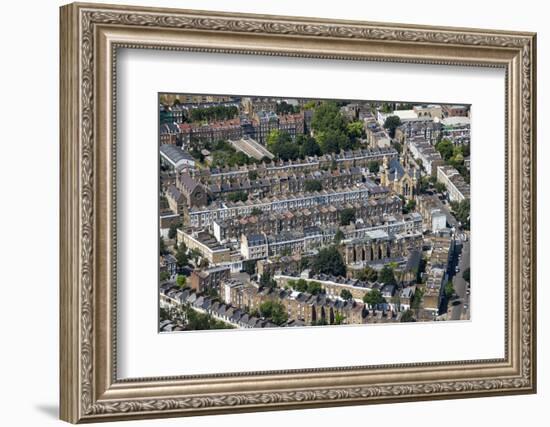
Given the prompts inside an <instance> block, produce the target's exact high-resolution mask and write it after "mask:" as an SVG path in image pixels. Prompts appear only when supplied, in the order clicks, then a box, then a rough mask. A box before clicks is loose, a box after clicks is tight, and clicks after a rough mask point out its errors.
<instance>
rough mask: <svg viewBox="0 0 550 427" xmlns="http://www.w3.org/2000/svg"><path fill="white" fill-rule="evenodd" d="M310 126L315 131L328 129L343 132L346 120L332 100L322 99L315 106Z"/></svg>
mask: <svg viewBox="0 0 550 427" xmlns="http://www.w3.org/2000/svg"><path fill="white" fill-rule="evenodd" d="M311 127H312V129H313V130H314V131H315V132H316V133H317V132H326V131H328V130H337V131H340V132H345V131H346V120H345V119H344V116H343V115H342V113H341V112H340V108H338V105H337V104H336V103H335V102H334V101H324V102H322V103H321V105H319V106H318V107H317V108H315V111H314V112H313V117H312V119H311Z"/></svg>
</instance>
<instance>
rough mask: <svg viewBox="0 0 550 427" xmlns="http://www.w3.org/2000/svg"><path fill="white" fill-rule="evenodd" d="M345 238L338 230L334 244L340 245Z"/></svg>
mask: <svg viewBox="0 0 550 427" xmlns="http://www.w3.org/2000/svg"><path fill="white" fill-rule="evenodd" d="M344 237H345V235H344V232H343V231H342V230H340V229H338V230H337V231H336V234H335V235H334V243H335V244H337V245H338V244H339V243H340V242H341V241H342V240H344Z"/></svg>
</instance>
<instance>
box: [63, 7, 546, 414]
mask: <svg viewBox="0 0 550 427" xmlns="http://www.w3.org/2000/svg"><path fill="white" fill-rule="evenodd" d="M60 13H61V16H60V17H61V38H60V52H61V63H60V67H61V81H60V92H61V93H60V105H61V107H60V108H61V112H60V135H61V177H60V180H61V202H60V203H61V204H60V215H61V218H60V230H61V231H60V233H61V235H60V246H61V249H60V251H61V253H60V277H61V280H60V307H61V308H60V328H61V329H60V373H61V374H60V383H61V396H60V399H61V411H60V414H61V418H62V419H63V420H65V421H68V422H72V423H79V422H93V421H112V420H124V419H138V418H155V417H170V416H190V415H203V414H221V413H229V412H231V413H235V412H249V411H260V410H261V411H264V410H282V409H297V408H311V407H324V406H335V405H359V404H370V403H385V402H403V401H411V400H429V399H445V398H462V397H479V396H489V395H496V394H522V393H534V392H535V391H536V237H535V236H536V182H535V177H536V169H535V168H536V125H535V123H536V116H535V105H536V99H535V96H536V35H535V34H533V33H519V32H507V31H493V30H479V29H463V28H445V27H441V28H440V27H424V26H412V25H401V24H382V23H369V22H354V21H332V20H323V19H314V18H296V17H283V16H263V15H246V14H232V13H218V12H201V11H189V10H174V9H160V8H143V7H126V6H112V5H98V4H79V3H75V4H70V5H67V6H63V7H62V8H61V11H60ZM118 48H132V49H161V50H181V51H195V52H205V53H208V52H214V53H239V54H246V55H267V56H291V57H309V58H318V59H344V60H355V61H361V60H376V61H387V62H403V63H415V64H444V65H449V66H452V65H471V66H483V67H501V68H503V69H504V70H505V72H506V94H505V96H506V110H507V114H506V116H507V117H506V130H505V134H506V153H507V155H506V165H505V169H506V176H505V177H503V179H504V180H505V185H506V189H507V190H506V212H505V230H503V232H504V233H505V235H506V238H505V242H506V248H505V253H506V263H505V265H506V271H505V278H506V283H505V288H506V308H505V310H506V314H505V318H506V330H505V336H506V338H505V341H506V343H505V357H504V358H503V359H495V360H472V361H466V362H462V361H461V362H434V363H417V364H403V365H382V366H368V367H336V368H323V369H313V368H312V369H307V370H292V371H275V372H252V373H245V374H219V375H218V374H216V375H204V376H196V377H195V376H190V377H174V378H172V377H170V378H143V379H132V380H118V379H117V374H116V373H117V362H116V341H117V339H116V333H115V324H116V286H115V284H116V256H115V253H116V230H115V221H116V204H115V200H116V185H115V184H116V183H115V181H116V180H115V177H116V150H114V147H115V145H114V144H115V137H116V132H115V130H116V109H115V107H114V106H115V102H116V96H115V91H114V88H115V86H116V77H117V76H116V73H115V72H114V70H115V64H116V58H117V49H118Z"/></svg>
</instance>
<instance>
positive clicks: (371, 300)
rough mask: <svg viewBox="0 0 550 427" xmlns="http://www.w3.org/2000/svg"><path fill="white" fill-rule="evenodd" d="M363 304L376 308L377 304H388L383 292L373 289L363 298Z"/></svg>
mask: <svg viewBox="0 0 550 427" xmlns="http://www.w3.org/2000/svg"><path fill="white" fill-rule="evenodd" d="M363 302H364V303H365V304H367V305H369V306H371V307H372V306H374V305H376V304H383V303H385V302H386V299H385V298H384V297H383V296H382V292H380V291H379V290H378V289H373V290H371V291H370V292H368V293H367V294H365V296H364V297H363Z"/></svg>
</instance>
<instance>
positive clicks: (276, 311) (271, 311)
mask: <svg viewBox="0 0 550 427" xmlns="http://www.w3.org/2000/svg"><path fill="white" fill-rule="evenodd" d="M260 315H261V316H262V317H265V318H271V321H272V322H273V323H275V324H276V325H279V326H280V325H282V324H283V323H285V322H286V321H287V320H288V314H287V312H286V310H285V306H284V305H283V304H281V303H279V302H274V301H265V302H263V303H262V304H261V305H260Z"/></svg>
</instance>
